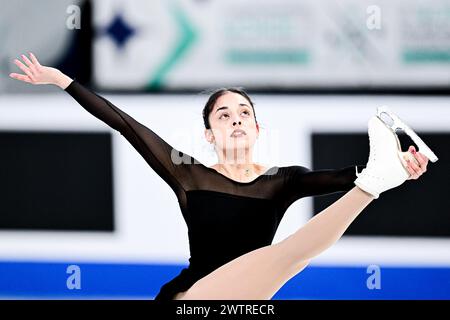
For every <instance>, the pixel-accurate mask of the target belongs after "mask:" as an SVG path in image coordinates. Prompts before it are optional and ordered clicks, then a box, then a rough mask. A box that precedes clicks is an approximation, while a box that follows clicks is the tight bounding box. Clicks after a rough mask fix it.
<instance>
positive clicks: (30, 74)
mask: <svg viewBox="0 0 450 320" xmlns="http://www.w3.org/2000/svg"><path fill="white" fill-rule="evenodd" d="M14 63H15V64H16V66H18V67H19V68H20V70H22V71H23V72H25V74H26V75H27V76H28V77H30V79H33V73H32V72H31V70H30V69H29V68H28V67H27V66H25V65H24V64H23V63H22V62H21V61H20V60H19V59H14Z"/></svg>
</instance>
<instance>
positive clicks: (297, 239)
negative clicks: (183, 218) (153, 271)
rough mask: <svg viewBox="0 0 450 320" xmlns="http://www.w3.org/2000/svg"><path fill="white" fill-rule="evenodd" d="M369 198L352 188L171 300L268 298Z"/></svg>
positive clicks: (345, 225)
mask: <svg viewBox="0 0 450 320" xmlns="http://www.w3.org/2000/svg"><path fill="white" fill-rule="evenodd" d="M373 199H374V198H373V196H372V195H370V194H368V193H366V192H364V191H363V190H361V189H360V188H359V187H354V188H353V189H352V190H350V191H348V192H347V193H346V194H345V195H343V196H342V197H341V198H340V199H339V200H337V201H336V202H334V203H333V204H332V205H330V206H329V207H328V208H326V209H325V210H323V211H322V212H320V213H319V214H317V215H316V216H314V217H313V218H312V219H311V220H309V221H308V222H307V223H306V224H305V225H304V226H303V227H302V228H300V229H299V230H297V231H296V232H295V233H293V234H292V235H290V236H289V237H287V238H286V239H284V240H283V241H281V242H279V243H276V244H273V245H269V246H265V247H262V248H259V249H256V250H253V251H250V252H248V253H246V254H244V255H242V256H240V257H238V258H236V259H234V260H232V261H230V262H228V263H226V264H225V265H223V266H221V267H219V268H217V269H216V270H214V271H213V272H211V273H210V274H208V275H207V276H205V277H203V278H201V279H200V280H198V281H197V282H196V283H194V285H193V286H192V287H191V288H189V289H188V290H187V291H185V292H183V293H179V294H177V295H176V296H175V299H187V300H195V299H203V300H206V299H213V300H219V299H236V300H239V299H243V300H250V299H255V300H266V299H271V298H272V296H273V295H274V294H275V293H276V292H277V291H278V290H279V289H280V288H281V287H282V286H283V285H284V284H285V283H286V282H287V281H288V280H289V279H291V278H292V277H293V276H295V275H296V274H297V273H299V272H300V271H301V270H303V269H304V268H305V267H306V266H307V265H308V263H309V260H310V259H311V258H313V257H315V256H317V255H318V254H320V253H321V252H322V251H324V250H326V249H328V248H329V247H330V246H332V245H333V244H334V243H335V242H337V241H338V240H339V239H340V238H341V236H342V235H343V233H344V232H345V230H347V228H348V227H349V225H350V224H351V223H352V222H353V220H355V218H356V217H357V216H358V215H359V213H360V212H361V211H362V210H363V209H364V208H365V207H366V206H367V205H368V204H369V203H370V202H371V201H372V200H373Z"/></svg>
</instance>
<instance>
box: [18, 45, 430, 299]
mask: <svg viewBox="0 0 450 320" xmlns="http://www.w3.org/2000/svg"><path fill="white" fill-rule="evenodd" d="M21 57H22V60H23V61H20V60H18V59H15V60H14V63H15V64H16V65H17V66H18V67H19V68H20V69H21V70H22V71H23V72H24V74H17V73H11V74H10V77H12V78H14V79H17V80H21V81H24V82H27V83H31V84H35V85H37V84H52V85H56V86H58V87H60V88H61V89H63V90H65V91H66V92H67V93H68V94H70V95H71V96H72V97H73V98H74V99H75V100H76V101H77V102H78V103H79V104H80V105H81V106H82V107H83V108H84V109H86V110H87V111H88V112H90V113H91V114H92V115H93V116H95V117H97V118H98V119H100V120H101V121H103V122H105V123H106V124H107V125H108V126H110V127H111V128H113V129H115V130H117V131H119V132H120V133H121V134H122V135H123V136H124V137H125V139H127V140H128V141H129V142H130V143H131V144H132V145H133V147H134V148H135V149H136V150H137V151H138V152H139V153H140V154H141V156H142V157H143V158H144V159H145V160H146V162H147V163H148V165H149V166H150V167H151V168H152V169H153V170H154V171H155V172H156V173H157V174H158V175H159V176H160V177H161V178H162V179H163V180H164V181H165V182H166V183H167V184H168V185H169V186H170V187H171V188H172V190H173V191H174V193H175V195H176V197H177V199H178V202H179V205H180V209H181V213H182V215H183V218H184V220H185V222H186V224H187V227H188V235H189V246H190V258H189V266H188V267H187V268H184V269H183V270H182V271H181V272H180V274H179V275H178V276H176V277H175V278H174V279H172V280H171V281H169V282H167V283H166V284H164V285H163V286H162V288H161V289H160V292H159V293H158V295H157V296H156V298H155V299H156V300H163V299H188V300H194V299H245V300H247V299H271V298H272V297H273V295H274V294H275V293H276V292H277V291H278V290H279V289H280V288H281V287H282V286H283V285H284V284H285V283H286V282H287V281H288V280H289V279H291V278H292V277H293V276H295V275H296V274H298V273H299V272H300V271H302V270H303V269H304V268H305V267H306V266H307V265H308V263H309V262H310V261H311V259H312V258H314V257H315V256H317V255H318V254H320V253H321V252H323V251H324V250H326V249H327V248H329V247H330V246H332V245H333V244H334V243H335V242H336V241H338V240H339V239H340V238H341V236H342V235H343V233H344V232H345V230H346V229H347V228H348V227H349V225H350V224H351V223H352V221H353V220H354V219H355V218H356V217H357V216H358V215H359V213H360V212H361V211H362V210H363V209H364V208H365V207H366V206H367V205H369V203H371V202H372V200H374V199H376V198H378V197H379V195H380V193H382V192H384V191H386V190H388V189H391V188H394V187H396V186H398V185H400V184H402V183H403V182H404V181H405V180H408V179H417V178H418V177H419V176H421V175H422V174H423V173H424V172H426V170H427V164H428V161H429V158H430V155H431V156H434V154H432V152H431V150H429V149H427V151H429V152H427V153H426V154H424V153H423V151H424V150H422V147H421V146H424V144H422V145H419V144H418V140H417V141H416V140H414V139H413V140H414V141H415V142H416V144H417V145H418V146H419V149H420V151H421V152H418V151H416V150H415V149H414V147H413V146H411V147H410V148H409V150H408V152H402V151H401V147H400V144H399V142H398V138H397V136H396V134H395V130H392V128H390V127H388V126H387V125H386V124H385V123H384V122H383V121H381V120H380V118H379V117H375V116H374V117H373V118H371V119H370V121H369V123H368V124H369V138H370V154H369V160H368V162H367V164H366V165H365V166H363V165H354V166H349V167H344V168H339V169H324V170H315V171H312V170H309V169H308V168H306V167H303V166H299V165H294V166H284V167H277V166H273V167H270V168H266V167H263V166H262V165H260V164H257V163H254V162H253V160H252V151H253V146H254V144H255V141H256V139H257V138H258V135H259V126H258V122H257V121H256V116H255V109H254V106H253V102H252V101H251V99H250V97H249V96H248V95H247V94H246V93H245V91H243V90H242V89H240V88H221V89H218V90H216V91H215V92H214V93H213V94H211V96H210V97H209V99H208V101H207V103H206V106H205V107H204V109H203V120H204V124H205V138H206V140H207V141H208V142H209V143H211V144H213V145H214V148H215V151H216V153H217V157H218V160H219V161H218V163H217V164H215V165H213V166H211V167H207V166H204V165H203V164H201V163H200V162H198V161H197V160H196V159H194V158H193V157H191V156H189V155H187V154H184V153H183V152H181V151H178V150H176V149H174V148H172V146H171V145H169V144H168V143H167V142H166V141H164V140H163V139H162V138H161V137H159V136H158V135H157V134H156V133H155V132H153V131H152V130H151V129H149V128H147V127H146V126H145V125H143V124H142V123H139V122H138V121H136V120H135V119H134V118H133V117H131V116H130V115H128V114H127V113H125V112H124V111H122V110H120V109H119V108H117V107H116V106H115V105H113V104H112V103H111V102H109V101H108V100H106V99H104V98H103V97H101V96H99V95H97V94H96V93H94V92H92V91H91V90H89V89H87V88H86V87H84V86H83V85H81V84H80V83H79V82H77V81H76V80H72V79H71V78H69V77H68V76H66V75H65V74H63V73H62V72H60V71H59V70H58V69H55V68H51V67H46V66H43V65H41V64H40V63H39V61H38V60H37V59H36V57H35V56H34V55H33V54H32V53H29V58H28V57H27V56H26V55H21ZM413 138H414V137H413ZM417 139H419V138H418V137H417ZM423 148H426V146H424V147H423ZM430 152H431V153H430ZM434 161H435V160H434ZM434 161H433V160H432V162H434ZM338 191H347V192H346V193H345V194H344V195H343V196H342V197H341V198H340V199H339V200H337V201H336V202H334V203H333V204H331V205H330V206H329V207H328V208H326V209H325V210H323V211H322V212H320V213H318V214H317V215H316V216H314V217H313V218H312V219H310V220H309V221H308V222H307V223H306V224H305V225H304V226H303V227H301V228H300V229H298V230H297V231H296V232H295V233H293V234H291V235H290V236H289V237H287V238H286V239H284V240H282V241H281V242H279V243H276V244H272V240H273V238H274V235H275V232H276V230H277V227H278V225H279V223H280V221H281V219H282V218H283V215H284V213H285V211H286V210H287V209H288V207H289V206H290V205H291V204H292V203H293V202H294V201H296V200H298V199H300V198H303V197H307V196H315V195H323V194H329V193H334V192H338Z"/></svg>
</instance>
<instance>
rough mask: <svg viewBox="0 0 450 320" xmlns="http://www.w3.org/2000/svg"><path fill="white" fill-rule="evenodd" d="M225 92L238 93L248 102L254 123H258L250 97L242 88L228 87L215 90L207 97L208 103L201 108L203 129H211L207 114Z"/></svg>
mask: <svg viewBox="0 0 450 320" xmlns="http://www.w3.org/2000/svg"><path fill="white" fill-rule="evenodd" d="M227 92H234V93H238V94H240V95H241V96H243V97H244V98H245V99H247V100H248V102H250V105H251V107H252V109H253V115H254V116H255V122H256V123H258V121H257V120H256V114H255V107H254V103H253V101H252V100H251V99H250V97H249V96H248V94H247V93H246V92H245V90H244V89H243V88H242V87H228V88H219V89H215V90H214V91H213V92H212V93H211V95H210V96H209V99H208V101H207V102H206V105H205V107H204V108H203V112H202V115H203V123H204V124H205V128H206V129H211V125H210V123H209V119H208V118H209V114H210V113H211V111H212V110H213V108H214V105H215V104H216V101H217V99H219V97H221V96H223V95H224V94H226V93H227Z"/></svg>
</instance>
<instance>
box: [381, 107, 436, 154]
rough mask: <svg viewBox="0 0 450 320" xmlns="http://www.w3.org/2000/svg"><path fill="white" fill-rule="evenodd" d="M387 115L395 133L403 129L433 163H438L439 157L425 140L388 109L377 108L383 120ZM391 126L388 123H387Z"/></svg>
mask: <svg viewBox="0 0 450 320" xmlns="http://www.w3.org/2000/svg"><path fill="white" fill-rule="evenodd" d="M383 113H385V114H387V115H388V116H389V117H390V118H391V119H392V121H393V124H392V125H390V128H391V129H392V131H393V132H394V133H395V132H396V130H397V129H402V130H403V131H405V133H406V134H407V135H408V136H409V137H410V138H411V139H412V140H413V141H414V142H415V144H417V146H418V147H419V151H420V152H421V153H423V154H424V155H425V156H426V157H427V158H428V159H430V161H431V162H436V161H438V157H437V156H436V155H435V154H434V152H433V151H431V149H430V148H429V147H428V146H427V145H426V144H425V142H423V140H422V139H421V138H420V137H419V136H418V135H417V134H416V133H415V132H414V130H412V129H411V128H410V127H409V126H408V125H407V124H406V123H404V122H403V121H402V120H400V118H399V117H398V116H397V115H395V114H394V113H392V111H391V110H389V108H388V107H386V106H382V107H378V108H377V116H378V118H380V119H381V115H382V114H383ZM385 124H386V125H387V126H389V125H388V124H387V123H385Z"/></svg>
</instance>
